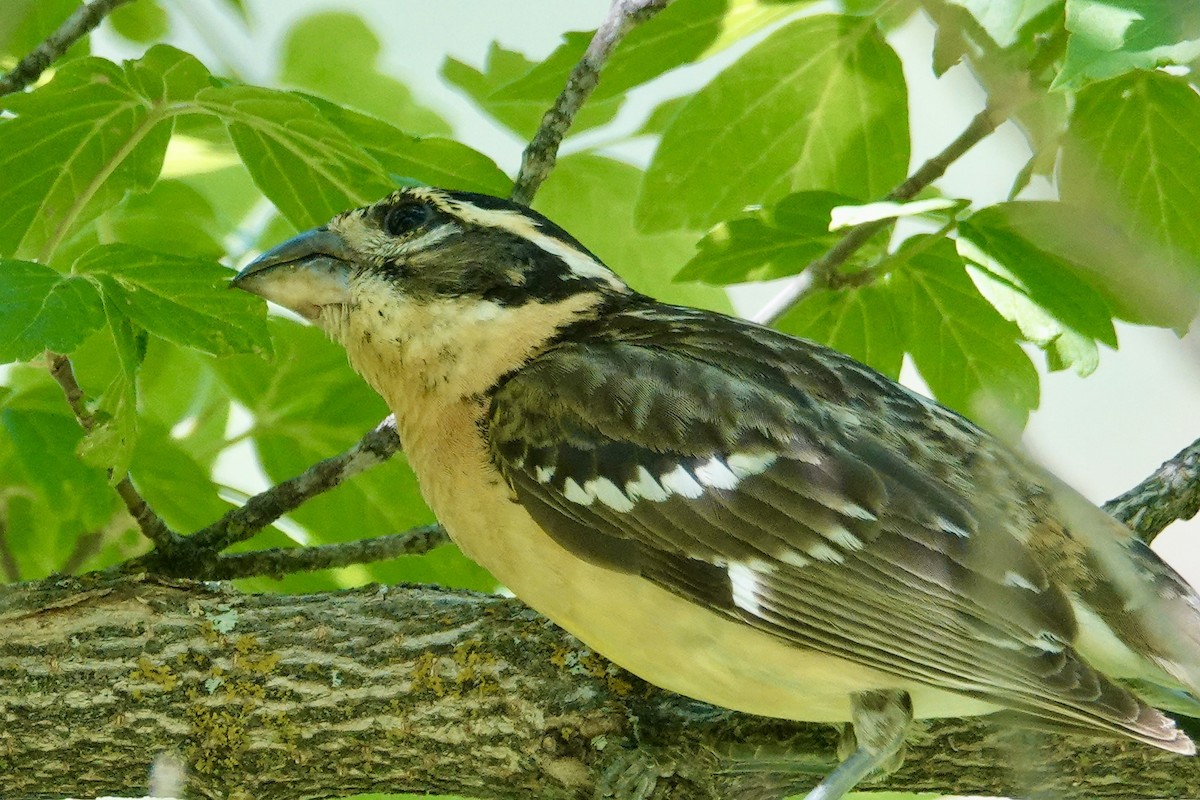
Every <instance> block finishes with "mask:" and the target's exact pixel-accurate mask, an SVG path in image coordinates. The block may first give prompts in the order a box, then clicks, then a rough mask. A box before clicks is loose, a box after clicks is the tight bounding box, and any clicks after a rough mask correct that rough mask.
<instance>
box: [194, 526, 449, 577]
mask: <svg viewBox="0 0 1200 800" xmlns="http://www.w3.org/2000/svg"><path fill="white" fill-rule="evenodd" d="M449 541H450V537H449V536H447V535H446V529H445V528H443V527H442V526H441V525H437V524H434V525H423V526H421V527H419V528H413V529H412V530H409V531H405V532H404V533H393V534H390V535H388V536H376V537H373V538H370V539H357V540H355V541H353V542H339V543H338V544H326V545H319V546H317V547H287V548H285V547H278V548H273V549H270V550H255V551H253V552H249V553H230V554H228V555H223V556H221V557H220V558H218V559H217V560H216V561H213V562H210V564H208V565H206V568H205V570H204V575H203V577H204V578H205V579H207V580H221V581H227V580H233V579H234V578H252V577H256V576H259V575H266V576H269V577H273V578H282V577H283V576H284V575H291V574H292V573H295V572H312V571H314V570H318V569H331V568H334V567H346V566H350V565H351V564H367V563H370V562H372V561H384V560H387V559H389V558H395V557H396V556H419V555H422V554H424V553H428V552H429V551H430V550H432V549H434V548H435V547H440V546H441V545H444V544H447V543H448V542H449ZM189 577H191V576H190V575H189Z"/></svg>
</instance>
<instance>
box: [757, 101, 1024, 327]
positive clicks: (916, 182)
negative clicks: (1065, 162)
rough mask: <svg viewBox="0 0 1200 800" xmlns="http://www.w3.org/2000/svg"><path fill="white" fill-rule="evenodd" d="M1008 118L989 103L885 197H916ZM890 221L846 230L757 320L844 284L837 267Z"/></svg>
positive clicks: (769, 318)
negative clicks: (805, 298) (943, 146)
mask: <svg viewBox="0 0 1200 800" xmlns="http://www.w3.org/2000/svg"><path fill="white" fill-rule="evenodd" d="M1007 118H1008V111H1005V110H1001V109H997V108H994V107H992V106H990V105H989V106H988V107H987V108H985V109H983V111H980V112H979V113H978V114H976V115H975V118H974V119H972V120H971V123H970V124H969V125H967V127H966V128H964V129H963V131H962V133H960V134H959V135H958V136H957V137H955V139H954V141H952V142H950V144H948V145H946V147H945V149H943V150H942V151H941V152H940V153H938V154H937V155H935V156H933V157H932V158H930V159H929V160H928V161H926V162H925V163H924V164H922V165H921V166H920V167H919V168H918V169H917V170H916V171H915V172H913V174H911V175H909V176H908V178H907V179H905V181H904V182H903V183H901V184H900V185H899V186H897V187H896V188H895V189H893V190H892V191H890V192H888V194H887V196H886V197H885V198H884V199H885V200H898V201H903V200H911V199H912V198H913V197H916V195H917V193H918V192H920V191H921V190H922V189H924V188H925V187H926V186H928V185H929V184H931V183H933V182H934V181H936V180H937V179H938V178H940V177H942V175H944V174H945V173H946V170H947V169H948V168H949V167H950V165H951V164H953V163H954V162H955V161H957V160H958V159H959V158H961V157H962V156H963V154H964V153H966V152H967V151H968V150H970V149H971V148H972V147H974V146H975V145H977V144H978V143H979V142H981V141H983V139H985V138H986V137H987V136H988V134H990V133H991V132H992V131H994V130H996V128H997V127H998V126H999V125H1000V123H1001V122H1003V121H1004V120H1005V119H1007ZM891 223H892V220H890V219H880V220H875V221H873V222H864V223H863V224H861V225H855V226H854V227H853V228H851V229H850V230H848V231H846V234H845V235H844V236H843V237H842V238H841V239H839V240H838V241H837V243H836V244H834V245H833V247H831V248H829V249H828V250H826V251H825V253H824V254H823V255H822V256H821V257H820V258H818V259H816V260H815V261H813V262H812V263H810V264H809V265H808V266H807V267H805V268H804V270H803V273H804V274H805V275H807V276H808V280H804V281H796V282H793V283H791V284H789V285H788V286H787V288H785V289H784V290H783V291H781V292H780V293H779V294H777V295H775V296H774V297H772V298H771V300H770V302H768V303H767V304H766V305H764V306H763V307H762V308H760V309H759V310H758V313H756V314H755V315H754V321H755V322H757V323H759V324H760V325H771V324H773V323H774V322H776V321H777V320H778V319H779V318H780V317H782V316H783V315H784V314H786V313H787V312H788V310H789V309H790V308H791V307H792V306H794V305H795V304H796V303H797V302H799V301H800V300H801V299H802V298H803V297H805V296H806V295H807V294H808V293H809V292H811V291H815V290H817V289H826V288H836V287H837V286H839V285H841V281H842V280H843V279H845V278H847V277H849V276H840V275H839V274H838V268H839V267H841V266H842V265H843V264H845V263H846V261H847V260H848V259H849V258H850V256H852V255H854V254H855V253H856V252H858V250H859V248H861V247H862V246H863V245H865V244H866V243H867V242H868V241H870V240H871V237H872V236H874V235H875V234H877V233H879V231H881V230H883V229H884V228H886V227H887V226H888V225H890V224H891Z"/></svg>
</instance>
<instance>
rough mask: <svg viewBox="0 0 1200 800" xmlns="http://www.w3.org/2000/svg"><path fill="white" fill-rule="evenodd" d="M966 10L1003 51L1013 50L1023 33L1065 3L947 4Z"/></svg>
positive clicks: (991, 0) (959, 0) (974, 0)
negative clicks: (1048, 12)
mask: <svg viewBox="0 0 1200 800" xmlns="http://www.w3.org/2000/svg"><path fill="white" fill-rule="evenodd" d="M948 2H950V3H951V4H953V5H956V6H960V7H961V8H964V9H966V10H967V12H968V13H970V14H971V16H973V17H974V18H975V20H976V21H977V22H978V23H979V26H980V28H982V29H983V30H984V31H985V32H986V33H987V35H988V36H990V37H991V39H992V41H994V42H995V43H996V44H998V45H999V46H1000V47H1011V46H1012V45H1013V44H1015V43H1016V41H1017V39H1018V38H1019V37H1020V35H1021V29H1022V28H1024V27H1025V26H1026V25H1027V24H1028V23H1030V22H1031V21H1033V20H1035V19H1037V18H1038V17H1039V16H1041V15H1042V14H1043V13H1045V12H1046V10H1047V9H1049V8H1050V7H1051V6H1055V5H1058V6H1061V5H1062V0H1000V1H999V2H997V0H948Z"/></svg>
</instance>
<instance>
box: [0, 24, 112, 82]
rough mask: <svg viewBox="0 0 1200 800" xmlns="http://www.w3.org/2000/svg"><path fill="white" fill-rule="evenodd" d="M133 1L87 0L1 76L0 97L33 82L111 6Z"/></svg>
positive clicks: (88, 31) (89, 30)
mask: <svg viewBox="0 0 1200 800" xmlns="http://www.w3.org/2000/svg"><path fill="white" fill-rule="evenodd" d="M132 1H133V0H90V2H84V3H83V4H82V5H80V6H79V8H77V9H75V10H74V11H73V12H72V13H71V16H69V17H67V19H66V21H65V22H63V24H62V25H59V26H58V30H56V31H55V32H54V33H52V34H50V35H49V36H48V37H46V40H45V41H44V42H42V43H41V44H39V45H38V46H37V47H35V48H34V49H33V51H32V52H31V53H29V55H27V56H25V57H24V58H22V59H21V60H20V61H18V62H17V65H16V66H15V67H13V69H12V71H11V72H9V73H8V74H7V75H5V76H4V77H2V78H0V97H3V96H4V95H6V94H12V93H13V92H19V91H20V90H22V89H24V88H25V87H26V86H28V85H29V84H31V83H33V82H34V81H36V80H37V79H38V78H39V77H41V74H42V73H43V72H45V71H46V69H47V68H48V67H49V66H50V65H51V64H53V63H54V62H55V61H57V60H58V59H59V58H61V57H62V55H63V53H65V52H67V50H69V49H70V48H71V45H73V44H75V43H76V42H77V41H79V40H80V39H82V38H83V37H84V36H86V35H87V34H88V33H90V32H91V31H92V30H93V29H94V28H95V27H96V26H97V25H99V24H100V22H101V21H102V20H103V19H104V18H105V17H106V16H108V15H109V14H110V13H112V11H113V9H115V8H117V7H118V6H123V5H125V4H126V3H130V2H132Z"/></svg>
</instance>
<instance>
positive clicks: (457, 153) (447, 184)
mask: <svg viewBox="0 0 1200 800" xmlns="http://www.w3.org/2000/svg"><path fill="white" fill-rule="evenodd" d="M313 102H314V105H316V106H317V108H318V109H319V110H320V111H321V113H322V114H323V115H324V116H325V118H326V119H328V120H329V121H330V122H332V123H333V124H334V125H335V126H337V128H338V129H339V130H341V131H342V133H344V134H345V135H346V137H347V138H349V139H351V140H352V141H355V142H361V143H362V146H363V149H365V150H366V152H367V153H368V154H369V155H370V156H371V157H372V158H374V159H375V160H376V161H378V162H379V163H380V164H382V165H383V168H384V169H385V170H387V171H388V172H389V173H390V174H391V176H392V180H393V181H394V182H397V183H399V182H402V181H403V182H412V181H416V182H418V183H423V184H426V185H429V186H440V187H442V188H444V189H461V190H465V191H471V192H483V193H484V194H494V195H499V196H505V195H507V194H508V193H509V191H510V190H511V189H512V181H511V180H510V179H509V177H508V176H507V175H505V174H504V172H503V171H501V169H500V168H499V167H498V166H496V162H495V161H492V159H491V158H489V157H488V156H485V155H484V154H483V153H480V152H479V151H478V150H475V149H473V148H471V147H468V146H467V145H465V144H460V143H459V142H456V141H454V140H453V139H441V138H438V137H436V136H429V137H425V138H421V137H417V136H410V135H409V134H407V133H404V132H403V131H400V130H397V129H396V128H393V127H392V126H391V125H388V124H387V123H386V122H382V121H380V120H378V119H375V118H374V117H369V116H367V115H366V114H359V113H358V112H355V111H349V110H347V109H344V108H342V107H340V106H337V105H334V104H333V103H328V102H325V101H323V100H318V99H316V98H313Z"/></svg>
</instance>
